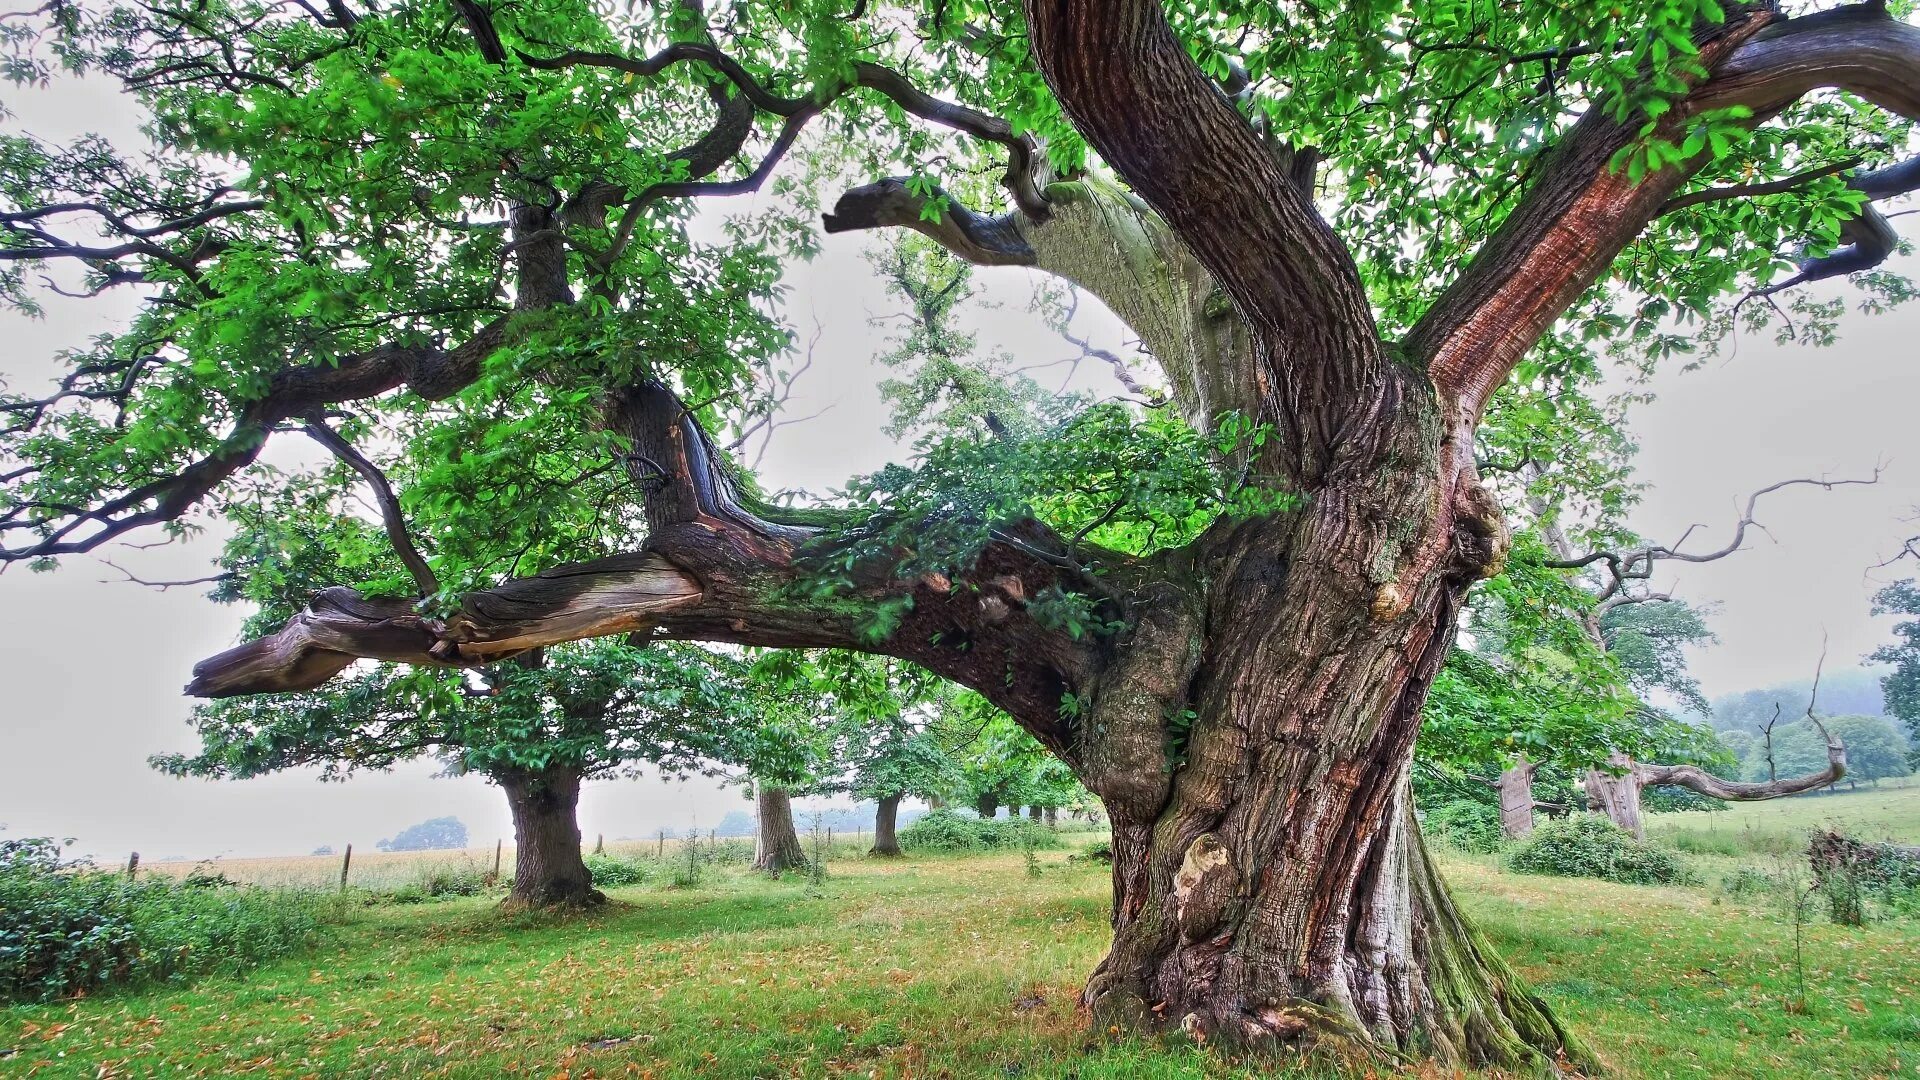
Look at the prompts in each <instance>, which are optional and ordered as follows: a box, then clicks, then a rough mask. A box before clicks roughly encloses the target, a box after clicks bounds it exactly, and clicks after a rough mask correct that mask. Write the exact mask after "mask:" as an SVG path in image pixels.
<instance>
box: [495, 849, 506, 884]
mask: <svg viewBox="0 0 1920 1080" xmlns="http://www.w3.org/2000/svg"><path fill="white" fill-rule="evenodd" d="M506 846H507V842H506V841H505V840H495V841H494V842H493V883H494V884H495V885H498V884H500V849H502V848H504V847H506Z"/></svg>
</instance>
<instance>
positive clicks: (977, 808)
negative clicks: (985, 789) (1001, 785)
mask: <svg viewBox="0 0 1920 1080" xmlns="http://www.w3.org/2000/svg"><path fill="white" fill-rule="evenodd" d="M973 812H974V813H976V814H979V815H980V816H981V817H982V818H990V817H993V816H994V815H995V814H998V813H999V812H1000V796H998V795H994V794H992V793H988V794H985V795H981V796H980V797H978V798H976V799H974V800H973Z"/></svg>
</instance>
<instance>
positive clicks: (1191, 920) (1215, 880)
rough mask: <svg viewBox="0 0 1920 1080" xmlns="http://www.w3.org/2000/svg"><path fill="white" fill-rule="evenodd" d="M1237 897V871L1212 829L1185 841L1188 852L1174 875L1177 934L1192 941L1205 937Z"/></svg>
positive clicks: (1229, 909) (1225, 917)
mask: <svg viewBox="0 0 1920 1080" xmlns="http://www.w3.org/2000/svg"><path fill="white" fill-rule="evenodd" d="M1239 898H1240V871H1239V870H1238V869H1237V868H1236V867H1235V866H1234V865H1233V859H1232V857H1231V856H1229V855H1228V854H1227V849H1226V846H1225V845H1223V844H1221V843H1220V838H1219V837H1218V836H1215V835H1214V834H1213V833H1201V834H1200V835H1199V836H1196V837H1194V839H1193V843H1191V844H1189V845H1187V855H1186V858H1185V859H1184V860H1182V861H1181V863H1180V871H1179V873H1177V874H1175V875H1174V876H1173V903H1174V912H1175V914H1176V917H1177V918H1178V919H1179V922H1180V936H1181V938H1182V939H1184V940H1186V941H1189V942H1193V941H1199V940H1200V939H1202V938H1204V937H1207V936H1208V935H1210V934H1212V933H1213V932H1214V930H1216V929H1218V928H1219V926H1220V924H1221V923H1223V922H1225V921H1226V920H1227V915H1228V913H1229V912H1230V911H1231V909H1232V908H1233V906H1234V905H1235V904H1236V903H1237V902H1238V901H1239Z"/></svg>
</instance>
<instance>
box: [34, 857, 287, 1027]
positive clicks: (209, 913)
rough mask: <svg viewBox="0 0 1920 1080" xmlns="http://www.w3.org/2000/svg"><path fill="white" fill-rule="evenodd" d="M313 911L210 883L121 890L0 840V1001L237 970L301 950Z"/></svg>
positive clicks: (146, 883) (278, 897) (152, 883)
mask: <svg viewBox="0 0 1920 1080" xmlns="http://www.w3.org/2000/svg"><path fill="white" fill-rule="evenodd" d="M324 905H325V901H324V900H323V899H321V898H319V897H314V896H304V895H300V894H296V893H281V892H269V891H267V890H265V889H258V888H252V887H237V886H233V885H230V884H223V883H221V882H218V881H214V880H212V879H211V878H210V877H206V878H201V879H198V880H195V881H193V882H192V883H188V882H178V881H173V880H171V879H169V878H164V877H148V878H146V879H144V880H141V881H129V880H127V879H126V877H125V876H124V875H122V874H120V873H118V872H107V871H101V870H96V869H93V868H92V867H91V866H88V865H85V864H77V863H67V862H63V861H62V860H61V858H60V845H58V844H56V843H55V842H53V841H52V840H48V839H45V838H38V837H36V838H28V839H17V840H0V1002H16V1001H50V1000H53V999H55V998H62V997H72V996H74V995H77V994H83V993H88V992H91V991H94V990H98V989H101V988H104V987H109V986H122V985H128V984H133V983H150V982H184V981H187V980H188V979H191V978H194V977H197V976H200V975H205V974H212V973H231V972H238V971H243V970H245V969H247V968H251V967H254V966H256V965H258V964H261V963H265V962H266V961H268V960H272V959H274V958H276V957H279V956H281V955H284V954H286V953H288V952H291V951H293V950H294V949H296V948H299V947H301V946H303V945H305V944H307V943H308V942H310V941H311V940H312V939H313V937H314V936H315V933H316V931H317V930H318V928H319V926H320V921H321V918H320V917H321V914H322V912H323V910H324Z"/></svg>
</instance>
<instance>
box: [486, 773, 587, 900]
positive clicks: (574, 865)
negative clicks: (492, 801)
mask: <svg viewBox="0 0 1920 1080" xmlns="http://www.w3.org/2000/svg"><path fill="white" fill-rule="evenodd" d="M494 779H495V780H496V781H497V782H498V783H499V785H500V787H501V788H502V790H504V791H505V792H506V793H507V804H508V806H510V807H511V808H512V810H513V843H514V854H513V888H512V890H511V891H509V892H508V893H507V900H506V906H507V907H509V908H578V907H591V906H594V905H596V904H604V903H606V900H607V898H606V896H605V895H604V894H603V893H601V892H600V891H599V890H598V889H595V888H594V887H593V874H592V873H591V872H590V871H589V870H588V869H587V864H586V861H585V860H584V859H582V858H581V857H580V824H579V819H578V810H579V805H580V774H579V773H576V772H573V771H571V770H567V769H549V770H547V771H545V772H538V773H522V772H504V773H501V774H499V775H497V776H495V777H494Z"/></svg>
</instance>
